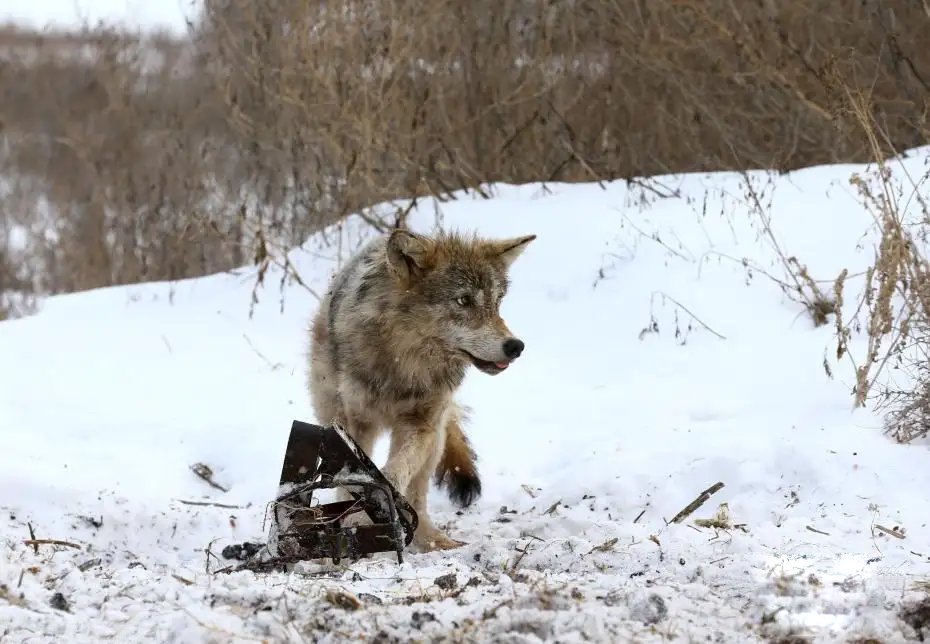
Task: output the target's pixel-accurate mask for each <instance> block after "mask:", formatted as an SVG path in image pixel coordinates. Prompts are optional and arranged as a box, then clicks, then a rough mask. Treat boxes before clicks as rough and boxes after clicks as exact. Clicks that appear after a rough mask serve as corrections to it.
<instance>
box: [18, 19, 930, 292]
mask: <svg viewBox="0 0 930 644" xmlns="http://www.w3.org/2000/svg"><path fill="white" fill-rule="evenodd" d="M928 26H930V5H927V4H926V3H924V2H922V1H921V0H856V1H851V0H791V1H789V2H775V1H774V0H762V1H758V2H757V1H752V2H730V1H728V0H710V1H700V0H612V1H610V2H604V1H601V0H597V1H594V0H574V1H572V0H566V1H564V2H539V1H533V0H477V1H476V0H469V1H468V2H464V1H461V0H430V1H429V2H420V1H413V0H387V1H385V2H378V3H374V2H370V1H369V2H352V1H349V2H320V3H307V2H297V1H295V0H290V1H288V0H275V1H269V2H264V3H259V2H252V1H246V0H206V3H205V10H204V12H203V15H202V16H201V20H200V21H198V22H197V23H196V24H195V25H192V26H191V28H190V33H189V37H188V38H186V39H181V38H177V37H174V38H173V37H169V36H166V35H155V36H152V35H148V36H146V37H144V38H143V37H139V36H137V35H133V34H126V33H117V32H115V31H107V30H104V29H86V30H84V31H81V32H77V31H76V32H71V33H58V34H53V33H42V34H35V33H29V32H25V31H23V30H18V29H16V28H13V27H7V28H5V29H2V30H0V137H2V145H3V152H2V154H0V177H2V178H3V179H2V183H0V292H3V291H5V290H9V289H11V288H16V289H19V290H24V289H26V288H27V287H28V288H29V289H36V290H38V291H41V292H43V293H62V292H69V291H75V290H81V289H88V288H93V287H99V286H105V285H115V284H125V283H133V282H143V281H150V280H170V279H176V278H182V277H192V276H198V275H203V274H206V273H211V272H216V271H222V270H227V269H229V268H231V267H234V266H240V265H242V264H244V263H248V262H249V261H252V260H253V259H254V258H255V255H256V252H257V245H258V244H260V243H262V242H263V240H267V239H268V238H270V237H273V238H274V239H275V240H277V241H278V242H279V243H281V244H283V245H284V246H287V245H296V244H299V243H301V242H302V241H303V240H304V239H305V238H306V237H307V236H308V235H309V234H310V233H312V232H313V231H315V230H318V229H319V228H320V227H321V226H324V225H326V224H329V223H332V222H335V221H337V220H338V219H339V218H340V217H342V216H344V215H345V214H347V213H350V212H354V211H358V210H360V209H362V208H364V207H366V206H370V205H373V204H375V203H377V202H381V201H384V200H387V199H391V198H398V197H409V196H411V195H428V194H432V195H443V194H446V193H448V192H450V191H453V190H458V189H461V188H465V187H473V188H476V187H478V186H480V184H482V183H485V182H491V181H504V182H511V183H523V182H529V181H592V180H597V179H616V178H626V179H632V178H637V177H648V176H652V175H656V174H665V173H673V172H684V171H696V170H705V171H710V170H720V169H754V168H775V169H779V170H790V169H794V168H799V167H802V166H809V165H813V164H821V163H832V162H852V161H866V160H868V159H869V158H871V154H872V150H871V149H870V147H869V142H868V141H867V139H866V136H865V134H864V133H863V129H862V127H861V126H860V124H859V122H858V121H857V118H856V116H855V115H854V114H851V113H850V111H849V110H848V109H847V108H846V107H845V106H844V102H843V100H842V97H841V96H840V93H839V92H838V91H837V90H836V89H835V88H836V87H837V83H838V82H841V84H842V85H843V87H845V88H852V89H853V90H855V91H857V92H861V93H862V94H863V95H864V96H866V97H867V99H868V109H869V110H871V112H872V115H873V117H874V119H875V122H876V123H878V124H879V125H880V126H881V128H882V131H883V133H884V134H886V135H887V139H882V141H881V144H882V145H883V146H884V147H885V148H887V149H885V152H890V151H891V149H892V148H897V149H904V148H909V147H913V146H917V145H922V144H924V143H926V142H927V138H928V136H927V135H928V125H927V120H926V119H927V111H928V108H930V47H927V40H926V33H927V29H928ZM14 226H17V227H18V230H19V231H20V233H21V232H22V231H23V230H25V231H27V234H26V241H25V244H23V243H21V242H22V240H20V241H18V242H17V241H16V240H14V239H12V237H13V235H12V233H11V231H12V230H13V228H14ZM20 237H22V235H21V234H20ZM14 242H15V243H14Z"/></svg>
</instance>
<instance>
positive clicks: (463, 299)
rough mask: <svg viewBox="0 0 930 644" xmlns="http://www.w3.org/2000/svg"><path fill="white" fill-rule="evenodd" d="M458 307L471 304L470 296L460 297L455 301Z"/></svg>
mask: <svg viewBox="0 0 930 644" xmlns="http://www.w3.org/2000/svg"><path fill="white" fill-rule="evenodd" d="M455 302H456V303H457V304H458V305H459V306H468V305H469V304H471V296H469V295H462V296H460V297H459V298H458V299H457V300H456V301H455Z"/></svg>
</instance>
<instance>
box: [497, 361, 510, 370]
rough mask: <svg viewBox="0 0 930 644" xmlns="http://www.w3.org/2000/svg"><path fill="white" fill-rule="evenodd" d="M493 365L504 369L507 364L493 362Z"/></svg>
mask: <svg viewBox="0 0 930 644" xmlns="http://www.w3.org/2000/svg"><path fill="white" fill-rule="evenodd" d="M494 366H495V367H497V368H498V369H506V368H507V367H508V366H509V365H508V364H507V363H506V362H495V363H494Z"/></svg>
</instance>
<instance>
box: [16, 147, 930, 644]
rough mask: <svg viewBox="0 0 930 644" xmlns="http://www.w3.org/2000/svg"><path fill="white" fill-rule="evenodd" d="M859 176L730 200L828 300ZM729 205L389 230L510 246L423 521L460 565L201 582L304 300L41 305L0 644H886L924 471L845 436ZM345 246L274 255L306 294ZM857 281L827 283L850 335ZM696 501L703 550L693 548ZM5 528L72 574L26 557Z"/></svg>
mask: <svg viewBox="0 0 930 644" xmlns="http://www.w3.org/2000/svg"><path fill="white" fill-rule="evenodd" d="M926 159H927V152H926V151H921V152H920V154H919V155H917V157H915V158H913V159H911V160H909V161H907V162H906V165H909V167H910V169H911V171H912V173H913V174H915V175H920V174H921V173H922V172H923V171H924V170H923V168H924V164H925V162H926ZM863 170H864V169H863V168H856V167H851V166H843V167H827V168H814V169H810V170H806V171H802V172H797V173H793V174H791V175H786V176H782V177H779V178H777V179H773V180H772V181H773V186H774V187H772V186H768V187H766V186H765V185H764V183H765V181H766V180H767V179H766V177H765V176H763V175H761V174H759V175H754V179H755V180H757V181H758V183H757V185H756V187H757V189H758V190H760V191H762V192H763V193H764V195H763V201H765V203H766V204H769V202H770V206H771V209H770V211H768V212H769V213H770V215H771V230H772V231H774V235H775V236H776V238H777V240H778V245H779V248H780V249H781V252H783V253H784V254H785V255H794V256H796V257H797V258H798V259H799V260H800V261H801V262H802V263H804V264H806V265H807V266H808V268H809V271H810V274H811V275H812V276H813V277H814V278H815V279H822V280H825V281H826V282H825V289H826V290H828V291H829V288H830V284H829V281H831V280H833V279H835V278H836V276H837V275H838V274H839V273H840V271H841V270H843V269H844V268H846V269H849V272H850V274H851V275H853V276H855V275H856V274H857V273H859V272H861V271H862V270H864V269H865V268H866V267H867V266H868V265H869V262H870V261H871V260H872V257H873V252H874V244H875V239H876V236H875V234H874V231H871V232H869V227H870V226H871V225H872V223H873V222H872V219H871V216H870V215H869V214H868V213H867V212H866V211H865V210H864V209H863V208H862V206H861V205H860V204H859V203H858V201H857V198H856V197H855V196H854V194H853V192H852V188H850V186H849V183H848V182H849V177H850V175H851V173H852V172H854V171H863ZM742 182H743V179H742V178H741V177H739V176H737V175H730V174H721V175H692V176H687V177H683V178H682V177H674V178H673V177H666V178H662V179H659V180H657V182H656V183H655V184H653V185H656V186H658V185H662V186H664V187H663V188H662V190H665V191H667V193H666V194H665V195H664V196H660V195H657V194H656V193H655V192H654V191H651V190H646V191H642V190H640V189H638V188H635V187H634V188H632V189H628V188H627V186H626V184H624V183H620V182H618V183H615V184H608V185H604V186H599V185H594V184H592V185H548V186H545V187H542V186H538V185H534V186H519V187H515V186H496V187H495V196H494V198H493V199H491V200H482V199H478V198H475V197H473V196H471V195H459V197H460V198H459V200H458V201H455V202H451V203H443V204H437V203H433V202H431V201H427V202H423V204H422V205H421V206H420V208H419V210H417V211H415V213H414V215H413V216H412V217H411V220H410V223H411V226H412V227H413V228H414V229H418V230H429V229H430V228H431V227H432V226H433V225H434V224H435V220H434V212H435V210H436V209H438V210H439V211H441V213H442V225H443V226H444V227H447V228H448V227H455V228H459V229H465V230H478V231H480V232H481V233H483V234H485V235H489V236H505V235H522V234H528V233H535V234H537V235H538V238H537V240H536V241H535V242H534V243H533V244H532V245H531V246H530V248H529V249H528V250H527V251H526V253H525V254H524V255H523V256H522V257H521V258H520V260H519V261H518V262H517V263H516V264H515V265H514V268H513V273H512V282H513V284H512V287H511V294H510V295H509V296H508V297H507V298H506V299H505V301H504V305H503V307H502V311H503V315H504V318H505V319H506V320H507V323H508V325H509V326H510V327H511V328H512V329H513V330H514V331H515V332H516V333H518V334H519V335H520V336H521V338H522V339H523V340H524V341H525V342H526V350H525V353H524V355H523V357H522V358H521V359H520V361H519V362H518V363H517V364H515V365H514V367H513V368H511V369H509V370H508V371H507V373H505V374H502V375H500V376H498V377H495V378H490V377H487V376H484V375H482V374H480V373H477V372H472V373H470V375H469V376H468V379H467V381H466V385H465V388H464V391H463V394H462V396H461V399H462V401H463V402H464V403H465V404H467V405H469V406H470V407H471V408H472V409H473V414H472V419H471V422H470V425H469V427H468V433H469V435H470V437H471V438H472V441H473V443H474V445H475V448H476V450H477V452H478V454H479V458H480V461H479V466H480V469H481V473H482V477H483V480H484V488H485V492H484V496H483V497H481V499H480V500H479V501H478V502H477V503H476V505H475V506H473V507H472V508H471V509H469V510H467V511H464V512H462V513H457V512H456V510H455V509H454V508H453V506H452V505H451V504H450V503H449V502H448V500H447V499H446V497H445V495H444V494H441V493H435V492H433V493H432V494H431V497H430V503H431V508H432V510H431V514H432V515H433V517H434V520H436V522H437V524H439V525H440V526H441V527H446V528H447V529H448V532H449V534H450V535H451V536H453V537H454V538H459V539H463V540H465V541H467V542H468V545H466V546H465V547H463V548H462V549H460V550H455V551H450V552H445V553H442V552H439V553H430V554H423V555H417V554H408V555H407V556H406V558H405V563H404V564H403V565H398V564H397V563H396V561H395V560H394V559H393V558H392V557H391V556H389V555H385V556H383V557H378V558H376V559H375V560H371V561H366V562H361V563H355V564H343V565H341V566H339V567H328V568H327V567H321V566H314V565H308V566H304V567H300V568H299V569H298V570H297V571H295V572H294V573H293V574H290V575H283V574H269V575H253V574H252V573H236V574H233V575H227V574H219V575H215V574H212V573H210V572H208V571H207V567H209V569H210V570H211V571H212V570H215V569H217V568H220V567H222V566H223V565H227V564H228V563H230V562H226V561H221V560H219V559H218V556H217V555H216V553H218V552H219V551H220V550H222V548H223V546H225V545H229V544H231V543H238V542H242V541H245V540H254V539H262V538H263V537H264V532H263V525H262V520H263V516H264V512H265V506H266V504H267V503H268V502H269V501H270V500H271V499H272V498H273V496H274V494H275V491H276V485H277V478H278V475H279V472H280V465H281V459H282V457H283V451H284V445H285V442H286V440H287V435H288V431H289V429H290V423H291V421H292V420H293V419H304V420H311V421H312V420H314V418H313V416H312V413H311V411H310V406H309V400H308V395H307V393H306V385H305V360H306V359H305V352H306V347H307V344H306V329H307V324H308V321H309V319H310V317H311V315H312V314H313V312H314V311H315V306H316V299H315V298H314V296H313V295H312V294H311V293H310V290H308V289H307V288H303V287H301V286H297V285H288V286H286V287H285V289H284V294H283V295H284V299H283V305H284V308H283V312H282V310H281V306H282V297H281V293H279V291H278V289H277V283H278V280H280V277H281V275H280V273H278V274H274V273H273V272H270V273H269V274H268V275H267V276H266V279H265V284H266V286H265V287H264V289H262V290H260V291H259V298H260V302H259V304H258V305H257V306H256V308H255V311H254V315H253V316H252V317H251V318H250V316H249V301H250V297H251V291H252V288H253V285H254V274H253V273H254V272H253V271H252V270H251V269H243V270H242V271H240V272H239V273H238V274H236V275H225V274H224V275H215V276H211V277H207V278H203V279H197V280H190V281H185V282H182V283H177V284H154V285H144V286H133V287H128V288H111V289H103V290H99V291H94V292H88V293H81V294H74V295H68V296H63V297H56V298H53V299H50V300H47V301H46V302H44V304H43V307H42V311H41V313H40V314H38V315H36V316H35V317H32V318H28V319H23V320H17V321H12V322H5V323H3V324H0V364H2V365H3V370H2V373H0V385H2V386H0V509H2V512H0V535H2V546H3V547H2V548H0V584H2V587H0V642H4V643H5V642H16V643H20V642H22V643H24V644H25V643H26V642H29V643H39V642H69V643H74V644H80V643H83V642H99V641H114V642H143V641H145V642H150V643H156V642H157V643H162V642H164V643H167V642H173V643H187V642H190V643H194V642H197V643H201V642H251V641H267V642H311V641H313V642H341V641H348V640H350V639H353V638H355V639H357V638H358V637H360V636H366V635H367V636H370V637H375V636H376V635H377V636H379V637H376V638H375V640H373V641H381V642H393V641H397V642H400V641H410V640H411V639H412V640H413V641H498V642H539V641H559V642H571V641H599V642H600V641H602V642H607V641H618V642H626V641H635V642H653V641H655V642H659V641H666V640H669V639H672V638H677V639H678V641H706V640H708V639H709V640H711V641H717V642H751V641H769V640H770V639H772V638H776V637H779V636H784V635H787V634H789V633H796V634H803V635H806V636H808V637H810V638H811V641H818V642H820V641H823V642H833V641H836V642H848V641H863V640H864V639H865V638H875V639H877V640H878V641H881V642H898V641H905V640H907V639H908V638H913V637H914V636H915V632H914V630H913V629H912V627H911V626H908V625H907V624H906V620H902V618H901V616H900V612H901V607H902V606H904V605H906V604H907V602H909V601H913V600H914V599H919V598H920V597H921V593H919V592H917V587H916V584H918V582H921V581H926V580H928V579H930V558H928V557H930V531H928V526H927V517H928V516H930V497H928V496H927V494H926V490H927V489H930V467H928V464H930V460H928V459H930V454H928V453H927V451H926V448H925V447H923V446H907V447H905V446H900V445H896V444H893V443H892V442H891V441H890V440H889V439H887V438H886V437H884V436H883V435H882V433H881V422H880V418H879V417H877V416H876V415H874V414H872V413H870V412H867V411H856V412H855V413H853V412H852V411H851V408H852V397H851V394H850V390H851V387H852V384H853V382H854V378H853V374H852V373H851V369H850V367H849V363H848V362H846V361H841V362H837V361H836V359H835V340H834V337H833V333H834V330H833V326H832V324H827V325H824V326H819V327H815V326H814V324H813V323H812V321H811V318H810V316H809V315H808V314H807V312H806V311H805V309H804V307H803V306H801V305H800V304H798V303H797V302H795V301H792V300H791V299H790V298H789V297H787V296H786V295H785V293H784V292H783V291H782V289H781V288H780V287H779V285H778V284H777V283H775V282H774V281H773V280H772V279H770V278H769V277H767V276H765V275H764V274H763V271H766V272H769V273H770V274H771V275H772V276H774V277H777V278H779V279H783V278H784V273H783V272H782V271H781V270H780V269H779V265H778V253H777V251H776V250H775V248H774V247H773V244H772V237H771V236H770V235H768V234H767V233H766V232H765V231H764V230H763V226H762V224H763V222H764V219H763V218H761V217H760V216H759V213H751V212H750V210H751V208H750V207H749V206H747V203H746V201H747V199H746V197H745V193H746V189H745V186H744V185H742ZM672 194H676V195H677V196H672ZM643 195H645V196H646V197H647V198H648V201H649V203H643V200H642V196H643ZM337 234H339V235H341V238H340V239H339V243H338V244H337V241H336V240H335V235H337ZM370 234H371V232H370V231H367V230H366V229H365V228H364V227H362V226H361V225H360V223H359V222H358V221H357V220H355V219H352V220H350V221H349V223H348V224H347V225H346V227H345V228H344V229H342V230H341V231H329V232H328V233H327V235H328V242H326V243H324V238H323V236H320V237H319V238H316V239H313V240H310V241H308V243H307V244H306V245H305V246H304V248H302V249H297V250H295V251H294V252H293V253H292V254H291V260H292V262H293V263H294V265H295V266H296V267H297V270H298V271H299V273H300V276H301V278H302V279H303V280H304V282H306V284H307V285H308V287H309V289H311V290H315V291H316V292H317V293H322V292H324V291H325V289H326V282H327V280H328V278H329V276H330V274H331V271H332V270H333V268H334V267H335V266H336V265H337V261H344V260H345V259H346V257H347V252H348V251H350V250H351V249H352V248H353V247H357V246H358V244H359V243H361V241H363V240H364V239H365V238H366V236H367V235H370ZM863 235H865V236H863ZM337 246H339V247H341V248H343V250H344V251H345V252H344V253H343V255H342V256H341V258H340V257H338V256H337V253H336V250H335V248H337ZM857 247H858V250H857ZM743 258H746V261H745V262H744V261H742V260H743ZM861 284H862V281H861V277H860V278H855V277H851V278H850V279H849V280H848V281H847V287H846V288H847V295H846V307H847V309H848V314H851V312H852V309H853V308H854V307H855V305H856V302H855V300H856V296H857V295H858V290H859V288H860V287H861ZM862 342H863V340H862V339H861V338H858V339H857V338H856V337H855V336H854V338H853V341H852V342H851V350H852V351H853V352H854V353H856V354H857V357H859V356H861V354H862V346H863V345H862ZM825 360H826V362H827V363H828V365H829V367H830V370H831V371H832V374H833V378H832V379H831V378H829V377H828V376H827V374H826V373H825V369H824V361H825ZM385 456H386V445H385V444H384V443H381V444H379V447H378V452H377V453H376V461H377V462H378V463H379V464H382V463H383V462H384V458H385ZM195 463H205V464H207V465H209V466H210V467H211V468H212V469H213V471H214V480H215V481H216V483H218V484H219V485H220V486H221V487H222V488H224V489H225V490H226V491H221V490H219V489H215V488H213V487H210V486H208V485H207V484H206V483H205V482H204V481H203V480H201V479H200V478H198V477H197V476H195V475H194V474H193V473H192V471H191V469H190V468H191V466H192V465H194V464H195ZM717 482H722V483H723V484H724V487H723V488H722V489H720V490H719V491H718V492H716V493H715V494H714V495H713V496H712V497H711V498H710V500H709V501H707V502H706V503H705V504H704V505H703V506H702V507H700V508H699V509H698V510H696V511H695V512H694V513H693V514H692V515H691V516H689V517H687V518H686V519H684V520H683V521H682V522H681V523H669V522H670V521H671V519H672V517H674V516H675V515H676V514H677V513H678V512H679V511H680V510H682V509H683V508H685V506H687V505H688V504H689V503H690V502H691V501H692V500H693V499H694V498H695V497H696V496H698V495H699V494H700V493H701V492H702V491H703V490H705V489H707V488H709V487H711V486H712V485H713V484H715V483H717ZM191 502H194V503H198V504H203V503H213V504H215V505H195V504H191ZM722 503H726V504H727V505H726V508H727V510H728V512H729V520H728V524H729V527H728V528H725V529H721V528H714V527H701V526H699V525H696V524H695V520H696V519H711V518H714V516H715V515H716V513H717V511H718V508H719V507H720V504H722ZM216 504H221V505H216ZM228 506H233V507H228ZM876 524H878V525H879V526H883V527H885V528H887V529H888V531H891V532H893V533H895V534H897V535H898V536H903V538H895V537H894V535H892V536H889V535H888V533H887V532H884V531H882V530H881V529H880V528H878V529H877V528H875V525H876ZM30 531H31V533H32V534H34V535H35V537H36V538H37V539H56V540H61V541H66V542H69V543H71V544H74V546H77V547H72V546H68V545H54V544H51V545H49V544H43V545H37V546H35V547H33V546H32V545H27V544H26V543H24V542H25V541H26V540H27V539H29V538H30ZM207 551H209V553H213V554H209V553H208V552H207ZM450 574H451V575H453V578H451V579H450V577H448V575H450ZM437 580H439V581H438V582H437ZM335 592H338V593H343V594H348V595H351V596H354V597H355V598H356V599H357V600H358V602H359V605H358V606H357V607H353V606H354V605H347V604H346V603H345V601H337V600H335V599H334V594H333V593H335ZM347 606H348V607H347ZM857 638H858V640H857Z"/></svg>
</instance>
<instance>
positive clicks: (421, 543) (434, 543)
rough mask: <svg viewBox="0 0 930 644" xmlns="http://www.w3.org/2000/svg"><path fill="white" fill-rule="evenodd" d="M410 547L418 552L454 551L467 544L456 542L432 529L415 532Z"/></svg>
mask: <svg viewBox="0 0 930 644" xmlns="http://www.w3.org/2000/svg"><path fill="white" fill-rule="evenodd" d="M411 545H413V546H414V547H415V548H416V549H417V550H418V551H419V552H433V551H434V550H454V549H456V548H461V547H462V546H464V545H467V544H466V543H465V542H464V541H456V540H455V539H453V538H452V537H450V536H448V535H446V534H444V533H442V532H440V531H439V530H436V529H433V530H428V531H423V532H419V531H417V534H416V535H414V537H413V543H412V544H411Z"/></svg>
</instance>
